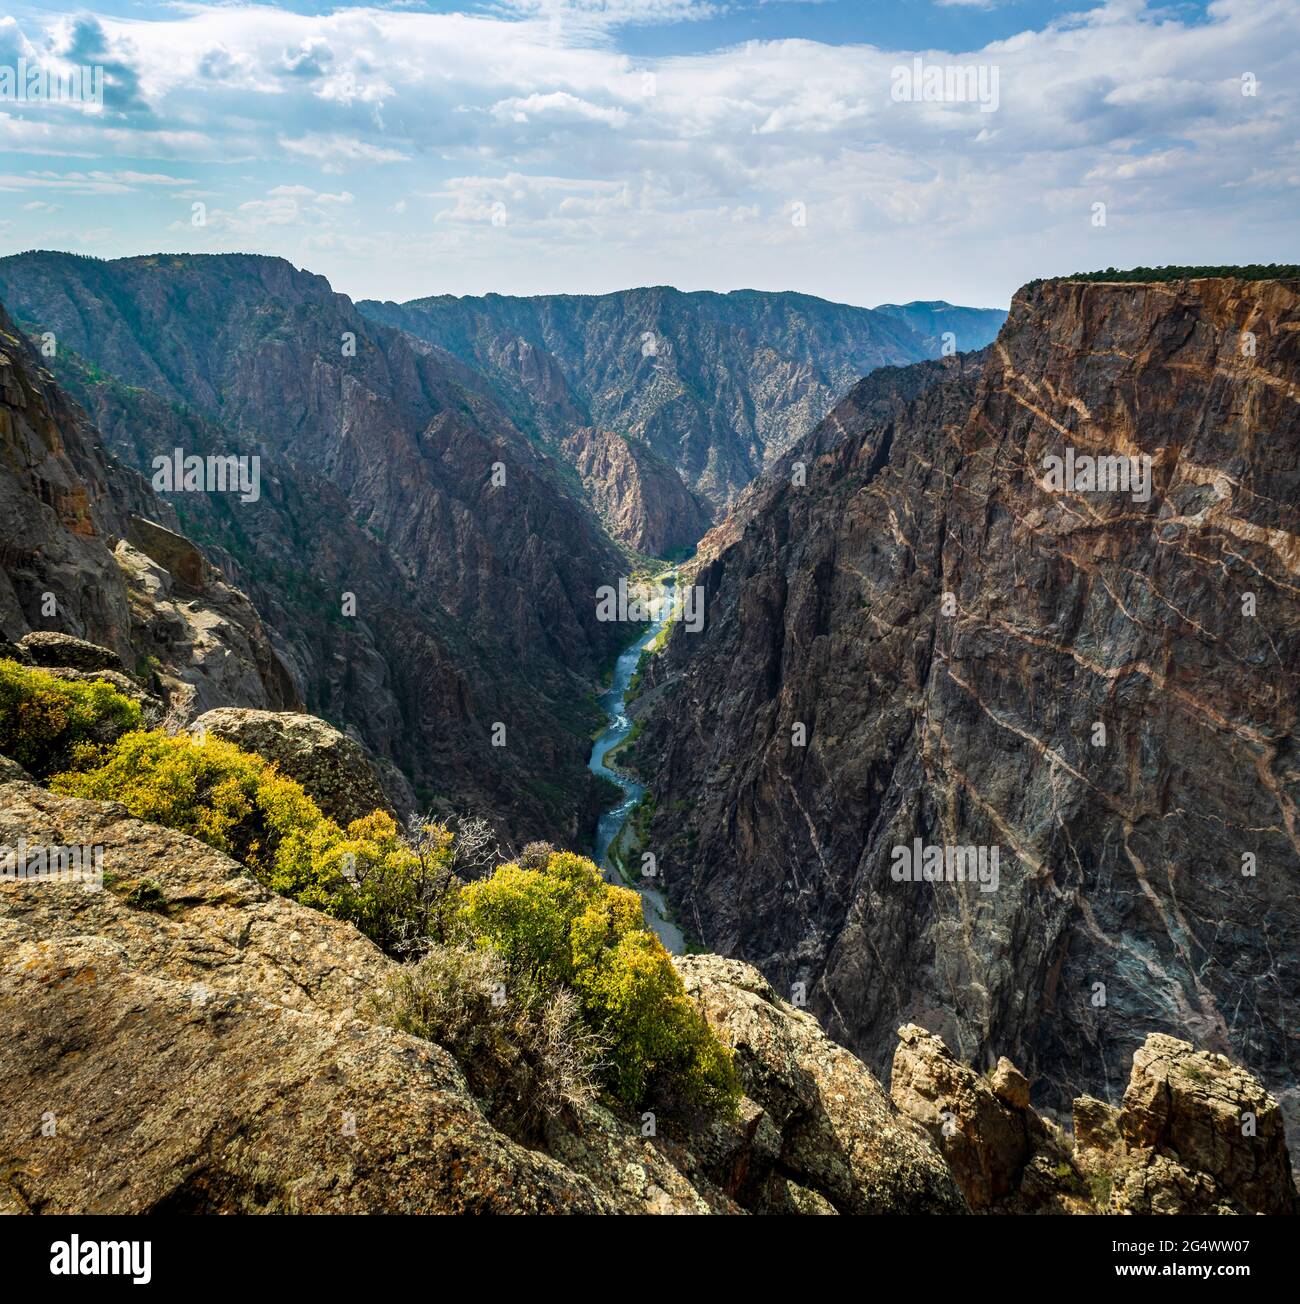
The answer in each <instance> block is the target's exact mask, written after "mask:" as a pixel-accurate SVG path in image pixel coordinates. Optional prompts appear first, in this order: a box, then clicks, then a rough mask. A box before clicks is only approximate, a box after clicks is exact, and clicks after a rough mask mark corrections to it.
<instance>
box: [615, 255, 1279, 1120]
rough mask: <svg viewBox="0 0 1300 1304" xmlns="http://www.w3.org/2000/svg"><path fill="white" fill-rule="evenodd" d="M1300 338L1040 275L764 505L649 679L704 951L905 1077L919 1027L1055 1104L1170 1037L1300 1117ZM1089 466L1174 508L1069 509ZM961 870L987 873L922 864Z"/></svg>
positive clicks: (655, 830) (718, 562) (1255, 305)
mask: <svg viewBox="0 0 1300 1304" xmlns="http://www.w3.org/2000/svg"><path fill="white" fill-rule="evenodd" d="M1298 327H1300V283H1296V282H1287V281H1267V280H1236V279H1233V278H1219V279H1207V280H1191V281H1184V282H1169V283H1160V284H1150V285H1143V284H1124V285H1112V284H1104V283H1081V282H1069V281H1061V282H1047V283H1044V284H1042V285H1039V286H1036V287H1032V288H1030V289H1027V290H1026V291H1024V292H1022V293H1019V294H1017V296H1016V297H1015V300H1014V303H1013V308H1012V313H1011V317H1010V318H1009V320H1008V322H1007V324H1006V326H1005V327H1004V328H1003V331H1002V333H1001V335H1000V336H999V338H998V340H997V342H996V343H995V344H994V345H993V346H991V348H990V349H989V350H988V351H987V353H986V355H985V357H984V358H983V359H982V360H980V361H979V362H978V364H977V365H975V366H973V367H968V366H959V367H954V370H953V373H952V374H951V375H949V376H947V377H944V376H941V375H938V374H937V372H934V369H933V368H932V369H931V370H932V373H933V374H932V375H931V376H930V377H929V379H931V380H934V381H936V383H929V384H926V385H923V386H921V387H920V388H919V392H917V393H915V394H914V395H913V396H912V397H911V398H909V399H907V400H906V401H904V402H902V403H898V404H890V403H887V404H885V406H884V410H883V411H882V410H881V407H880V405H879V404H877V403H867V404H863V403H862V402H861V401H859V400H857V399H855V398H854V396H853V395H850V397H849V399H847V400H846V401H845V403H844V404H842V405H841V406H840V407H838V408H837V409H836V410H835V412H833V413H832V414H831V415H830V416H829V417H828V418H827V420H826V421H825V422H824V423H823V425H822V427H821V429H820V430H819V431H818V432H817V433H816V434H815V435H814V436H813V437H812V439H811V440H810V441H809V444H808V446H807V455H806V456H805V455H804V450H800V453H798V454H792V455H790V456H789V457H788V458H787V459H786V460H784V461H783V462H782V464H781V465H780V466H778V467H777V468H775V469H774V471H773V473H772V474H771V475H770V476H768V477H766V478H765V479H764V481H762V482H761V483H760V485H758V486H756V488H755V490H754V493H753V495H752V498H751V499H750V500H749V501H748V510H747V512H746V514H745V515H744V517H743V519H742V520H740V521H739V522H738V523H736V524H735V525H734V526H731V527H720V528H722V529H729V530H730V536H729V537H728V538H726V539H724V540H722V541H721V543H720V544H719V545H718V546H717V548H716V549H715V550H714V551H713V553H712V556H711V559H710V560H708V561H706V563H705V564H704V565H702V566H701V568H700V569H699V571H698V574H697V575H696V577H695V582H696V583H698V584H700V585H701V586H702V587H703V589H704V595H705V599H706V615H705V622H704V629H703V630H702V632H700V633H699V634H695V635H691V634H689V633H688V632H683V631H681V630H679V631H678V632H677V633H676V634H675V636H674V637H673V638H672V639H670V640H669V641H668V643H667V646H666V650H665V652H664V654H663V655H662V656H661V657H658V658H655V659H654V660H653V661H652V662H651V663H650V666H649V668H648V669H647V672H646V674H645V676H644V678H645V679H647V681H648V682H650V683H651V684H653V685H654V686H655V690H656V691H657V692H658V693H659V696H658V697H657V699H656V705H655V709H654V711H653V712H651V713H650V714H649V715H648V717H647V718H646V723H645V726H644V730H643V732H642V734H641V736H640V738H639V740H638V744H637V756H638V759H639V761H640V763H641V766H642V769H643V772H644V773H645V776H646V781H647V784H648V786H649V787H650V789H651V790H652V791H653V792H654V794H655V797H656V801H657V812H658V813H657V815H656V817H655V819H654V821H653V822H652V824H651V827H650V832H649V838H648V843H647V845H648V846H650V847H652V848H653V849H654V851H655V852H656V854H657V858H658V863H659V866H660V872H661V874H662V876H663V882H664V884H665V887H666V889H667V893H668V896H669V897H670V899H671V901H672V902H673V904H674V905H675V906H676V908H677V910H678V913H679V916H680V917H681V918H682V919H683V921H684V922H685V923H686V925H687V926H688V927H689V928H690V929H691V931H692V932H693V933H694V934H695V935H696V936H697V937H698V938H699V939H700V940H701V942H702V944H703V945H705V946H707V947H708V948H710V949H712V950H716V951H720V952H723V953H726V954H737V955H743V956H744V957H746V958H747V959H749V960H750V961H752V962H754V963H756V964H757V965H758V967H759V968H760V969H761V970H762V971H763V972H764V973H765V974H766V975H767V976H768V977H769V978H770V979H771V980H772V982H773V984H774V985H775V986H777V987H778V988H779V989H782V990H785V989H788V988H789V987H790V986H791V985H792V984H794V983H796V982H803V983H804V984H806V988H807V992H808V1001H809V1007H810V1009H811V1010H812V1011H813V1012H814V1013H816V1014H817V1015H818V1016H819V1017H820V1018H821V1019H822V1020H823V1021H824V1022H825V1024H826V1026H827V1029H828V1031H830V1032H831V1033H832V1034H833V1035H834V1036H836V1037H837V1038H838V1039H840V1040H842V1041H843V1042H844V1043H845V1044H846V1045H848V1046H849V1047H851V1048H852V1049H854V1050H855V1051H857V1052H858V1053H860V1054H861V1055H862V1056H863V1058H864V1059H865V1060H866V1061H867V1063H868V1064H869V1065H870V1066H872V1067H874V1068H876V1069H877V1071H880V1072H883V1071H884V1069H885V1066H886V1065H887V1063H888V1061H889V1059H890V1058H891V1057H892V1055H893V1052H894V1041H895V1029H896V1028H897V1027H898V1026H899V1025H900V1024H903V1023H909V1022H914V1023H916V1024H918V1025H920V1026H922V1027H925V1028H928V1029H930V1030H931V1031H933V1032H935V1033H937V1034H939V1035H940V1036H942V1037H943V1038H944V1040H945V1041H946V1042H947V1043H948V1044H949V1045H950V1046H951V1047H952V1048H953V1050H954V1051H955V1052H956V1054H957V1057H958V1058H959V1059H961V1060H962V1061H964V1062H975V1063H992V1062H993V1061H994V1060H995V1059H996V1057H997V1056H998V1055H1000V1054H1006V1055H1007V1056H1008V1057H1010V1058H1011V1059H1012V1060H1013V1061H1014V1062H1015V1063H1017V1064H1018V1065H1019V1066H1020V1067H1021V1068H1022V1069H1023V1070H1024V1071H1025V1073H1026V1075H1027V1076H1028V1077H1029V1078H1030V1080H1031V1081H1032V1082H1033V1083H1034V1090H1035V1093H1036V1094H1035V1100H1036V1102H1037V1103H1038V1104H1040V1105H1042V1106H1048V1107H1054V1108H1056V1109H1058V1110H1062V1111H1064V1110H1067V1109H1068V1108H1069V1105H1070V1102H1071V1100H1073V1099H1074V1098H1075V1097H1076V1096H1080V1095H1083V1094H1085V1093H1087V1094H1091V1095H1093V1096H1096V1097H1099V1098H1113V1096H1114V1094H1115V1092H1116V1090H1117V1084H1119V1083H1122V1082H1123V1081H1125V1079H1126V1076H1127V1066H1128V1064H1129V1063H1130V1062H1131V1059H1132V1056H1133V1054H1134V1052H1135V1051H1136V1050H1137V1049H1138V1047H1140V1046H1141V1045H1142V1043H1143V1042H1144V1040H1145V1038H1146V1036H1147V1034H1148V1033H1149V1032H1151V1031H1153V1030H1155V1031H1163V1032H1167V1033H1169V1034H1171V1035H1176V1036H1178V1037H1180V1038H1182V1039H1184V1040H1186V1041H1188V1042H1190V1043H1191V1044H1192V1045H1194V1046H1196V1047H1198V1048H1200V1049H1203V1050H1206V1051H1212V1052H1215V1053H1218V1054H1223V1055H1226V1056H1228V1057H1229V1058H1231V1059H1232V1060H1234V1061H1236V1062H1238V1063H1241V1064H1243V1065H1245V1066H1246V1068H1247V1069H1248V1070H1249V1071H1250V1072H1251V1073H1253V1074H1254V1075H1255V1076H1256V1077H1258V1078H1259V1080H1260V1081H1262V1082H1264V1083H1265V1084H1267V1085H1268V1087H1269V1089H1270V1090H1272V1091H1273V1092H1274V1093H1275V1094H1276V1096H1277V1098H1278V1100H1279V1102H1280V1104H1281V1106H1282V1108H1283V1110H1284V1112H1286V1111H1288V1110H1289V1111H1291V1113H1292V1116H1293V1119H1294V1118H1295V1117H1296V1114H1295V1110H1296V1106H1297V1104H1300V1094H1298V1093H1300V1083H1298V1082H1297V1077H1296V1057H1295V1051H1294V1022H1295V1020H1294V1010H1295V1001H1296V994H1297V993H1298V992H1300V907H1298V905H1297V903H1298V902H1300V894H1298V893H1297V887H1298V886H1300V851H1298V846H1300V844H1298V842H1297V820H1296V810H1297V802H1298V801H1300V780H1298V779H1297V775H1296V771H1295V767H1294V766H1293V765H1292V764H1291V762H1290V760H1289V758H1290V757H1291V756H1292V755H1293V754H1294V753H1295V752H1296V751H1297V749H1300V720H1298V717H1297V704H1298V703H1300V601H1298V594H1300V590H1298V589H1297V582H1296V579H1297V574H1298V573H1300V508H1297V503H1300V404H1298V403H1297V394H1298V393H1300V329H1297V328H1298ZM936 365H937V364H936ZM903 374H904V373H899V375H900V376H901V375H903ZM871 379H872V380H873V381H875V380H878V379H879V378H878V377H874V376H873V377H872V378H871ZM1069 450H1072V455H1076V456H1079V457H1082V456H1088V457H1108V456H1110V457H1114V458H1116V459H1120V462H1119V463H1118V464H1115V463H1112V464H1110V465H1112V466H1115V465H1122V466H1124V467H1128V468H1129V469H1130V470H1136V471H1137V472H1138V474H1139V476H1141V475H1142V474H1143V472H1144V468H1146V467H1148V466H1149V468H1150V480H1149V490H1150V492H1149V494H1147V493H1146V492H1145V491H1144V490H1143V487H1142V484H1141V483H1138V482H1137V481H1133V482H1131V483H1130V491H1129V492H1122V491H1115V492H1097V491H1095V490H1089V489H1088V488H1087V481H1086V479H1080V480H1078V481H1077V482H1076V481H1072V482H1071V483H1072V485H1073V487H1072V488H1067V489H1065V490H1064V491H1057V489H1056V488H1055V487H1054V485H1053V483H1052V482H1050V481H1049V480H1048V478H1047V474H1048V471H1049V469H1050V468H1051V466H1052V464H1051V463H1050V462H1048V461H1047V460H1045V459H1049V458H1054V457H1055V458H1062V459H1064V457H1065V456H1066V454H1067V451H1069ZM1130 458H1131V459H1133V461H1131V462H1130V461H1128V459H1130ZM1144 459H1150V461H1149V463H1148V462H1146V461H1145V460H1144ZM795 461H804V462H805V470H806V475H805V476H804V477H803V480H802V483H800V482H799V481H798V480H796V478H795V477H793V476H792V475H790V474H789V472H790V469H791V465H792V463H793V462H795ZM1077 465H1078V466H1080V467H1082V465H1083V463H1077ZM1115 488H1116V489H1117V490H1122V489H1123V485H1122V484H1121V483H1119V482H1118V481H1117V482H1116V485H1115ZM918 840H919V845H920V852H921V856H920V861H919V863H917V864H915V866H913V864H912V862H913V861H914V860H915V859H916V851H917V847H918ZM958 847H969V848H972V849H974V850H975V852H976V853H978V852H979V849H981V848H983V849H984V853H985V856H986V864H985V877H984V881H983V882H982V883H981V882H978V881H973V879H972V878H969V877H968V878H967V879H966V881H961V880H960V879H958V877H957V875H956V873H955V867H953V868H952V872H950V870H949V867H948V865H947V863H946V861H945V862H944V863H942V864H941V866H940V868H941V870H942V872H941V873H940V874H938V875H937V876H934V875H931V876H927V873H926V872H924V863H925V856H926V855H927V854H928V853H929V852H930V851H933V850H934V849H937V852H938V854H939V856H940V857H941V858H943V857H944V856H945V852H946V849H948V848H953V849H955V848H958ZM994 850H996V851H997V854H998V856H999V864H998V872H997V875H996V881H995V879H994V875H993V873H992V863H991V860H990V859H989V858H990V857H991V856H992V854H993V852H994ZM913 868H914V869H915V871H916V872H912V869H913ZM931 868H933V864H931ZM963 877H965V876H963Z"/></svg>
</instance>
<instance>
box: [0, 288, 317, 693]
mask: <svg viewBox="0 0 1300 1304" xmlns="http://www.w3.org/2000/svg"><path fill="white" fill-rule="evenodd" d="M146 518H157V519H158V520H162V521H167V522H169V523H171V524H174V523H175V514H174V513H173V512H172V510H171V508H170V507H168V505H167V504H166V503H164V502H162V501H161V500H160V499H159V498H158V497H157V496H156V495H155V494H154V493H153V492H152V490H151V489H150V488H149V486H148V485H147V484H146V483H145V481H144V480H143V479H142V478H141V477H140V476H139V475H138V474H136V473H135V472H134V471H131V470H129V469H127V468H126V467H124V466H121V465H119V464H118V463H117V462H115V461H114V460H113V459H112V458H111V457H110V456H109V455H108V454H107V453H106V452H105V451H104V449H103V448H102V446H101V444H100V440H99V435H98V432H97V431H95V429H94V428H93V427H92V426H91V425H90V423H89V422H88V421H87V420H86V417H85V414H84V413H82V412H81V411H80V410H79V409H77V408H76V407H75V406H73V405H72V404H71V403H70V402H69V401H68V399H67V397H66V396H65V395H64V394H63V393H62V391H61V390H60V389H59V387H58V386H57V385H55V384H54V382H53V380H52V379H51V377H50V375H49V374H48V372H46V371H45V370H44V368H43V367H42V366H41V363H40V360H39V359H38V358H37V357H36V355H35V354H34V353H33V352H32V350H31V348H30V346H29V345H28V344H27V343H26V341H25V340H24V339H23V338H22V337H21V336H20V335H19V334H18V332H17V330H16V328H15V327H14V325H13V323H12V322H11V321H10V319H9V318H8V316H7V315H5V312H4V310H3V308H0V627H2V628H3V630H4V632H5V634H6V635H7V636H8V637H9V638H12V639H15V640H17V644H18V651H19V652H20V654H21V655H22V657H23V659H24V660H27V661H30V662H32V663H33V664H37V665H41V666H44V667H50V668H58V669H59V670H60V673H63V674H65V675H68V676H70V677H71V676H74V675H84V674H93V675H96V676H97V677H98V676H99V675H101V674H102V675H108V676H109V677H112V676H114V675H120V674H121V673H122V672H123V671H124V670H125V671H127V672H128V673H130V674H132V675H135V676H136V677H137V678H145V679H148V678H151V677H152V675H153V674H158V675H159V676H160V677H161V679H162V680H163V683H162V684H161V685H160V687H162V688H163V689H164V691H166V692H167V693H168V695H169V697H170V696H175V698H176V701H175V702H174V703H173V702H169V705H175V706H177V707H178V708H183V707H184V706H185V705H186V704H189V703H192V702H195V701H197V702H198V703H199V704H200V705H203V706H216V705H219V704H223V703H227V702H230V701H232V700H234V701H240V702H243V703H247V704H250V705H257V706H289V705H294V704H295V703H296V701H297V698H296V695H295V694H294V691H293V688H292V685H291V684H290V683H289V682H288V680H287V676H286V675H285V672H284V668H283V666H281V665H280V663H279V661H278V660H277V659H276V657H275V656H274V654H273V653H272V651H271V648H270V644H269V641H268V638H267V634H266V631H265V629H264V628H263V627H262V624H261V621H260V620H259V619H258V616H257V613H256V612H255V611H254V610H253V608H252V606H251V605H250V604H249V602H248V600H247V599H246V598H245V597H244V596H243V595H242V594H240V593H238V592H237V591H236V590H234V589H233V588H231V587H230V586H228V585H226V584H224V583H222V582H221V581H220V578H219V575H218V574H217V572H215V571H212V575H213V580H212V582H211V583H209V584H206V585H204V587H203V590H202V592H196V591H188V592H187V594H186V602H185V605H184V607H183V608H180V607H178V606H176V605H175V604H169V603H168V602H167V601H165V599H166V598H167V596H168V590H169V586H170V585H171V582H172V580H171V577H170V576H169V574H168V573H167V571H166V570H165V568H163V567H160V566H153V570H152V572H151V574H150V575H149V576H146V575H145V574H144V570H145V567H144V563H145V562H147V560H148V559H147V558H143V557H142V555H141V554H139V553H137V552H135V550H134V549H131V547H130V545H129V544H127V543H126V542H125V536H126V535H128V534H129V533H132V532H133V531H135V532H138V531H140V530H144V531H149V532H151V534H152V537H154V538H155V539H158V538H162V537H164V536H167V537H170V538H171V539H172V540H173V541H175V545H176V549H177V550H178V551H177V555H178V556H179V550H180V549H181V548H182V546H183V548H184V549H187V550H188V552H189V554H190V555H191V556H193V555H195V554H197V549H196V548H195V547H194V545H193V544H192V543H190V542H189V541H188V540H184V539H181V538H180V536H178V535H176V534H175V533H174V531H172V530H170V529H169V528H167V527H166V526H163V525H160V524H156V523H154V521H152V520H150V519H146ZM137 562H138V563H139V564H136V563H137ZM151 565H152V564H151ZM217 665H220V666H221V667H222V669H221V671H220V673H219V674H214V673H213V668H214V667H215V666H217ZM114 682H118V681H117V680H116V679H115V680H114ZM139 692H140V689H139V688H138V687H137V688H135V689H134V690H133V695H135V694H137V693H139Z"/></svg>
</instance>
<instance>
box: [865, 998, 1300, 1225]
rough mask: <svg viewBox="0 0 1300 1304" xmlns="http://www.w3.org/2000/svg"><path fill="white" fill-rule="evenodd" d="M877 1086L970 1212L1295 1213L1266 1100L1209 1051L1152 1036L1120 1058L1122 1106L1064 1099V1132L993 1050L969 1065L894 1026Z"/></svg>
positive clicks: (930, 1039) (915, 1031) (1280, 1140)
mask: <svg viewBox="0 0 1300 1304" xmlns="http://www.w3.org/2000/svg"><path fill="white" fill-rule="evenodd" d="M898 1035H899V1044H898V1048H897V1050H896V1051H895V1052H894V1065H893V1073H892V1079H891V1083H890V1095H891V1097H892V1099H893V1102H894V1104H895V1105H896V1106H897V1107H898V1109H899V1111H900V1112H901V1113H902V1114H904V1115H906V1116H907V1117H909V1118H913V1119H915V1120H916V1121H917V1122H918V1123H920V1124H922V1125H923V1126H924V1127H925V1129H926V1131H927V1132H929V1134H930V1136H931V1137H932V1138H933V1139H934V1142H935V1144H936V1145H937V1146H938V1148H939V1150H940V1152H941V1153H942V1154H943V1157H944V1159H945V1160H947V1162H948V1164H949V1165H950V1166H951V1168H952V1172H953V1176H954V1178H955V1179H956V1181H957V1184H958V1186H959V1187H960V1188H961V1191H962V1194H963V1195H964V1196H965V1197H966V1199H967V1200H968V1201H969V1202H970V1205H971V1208H972V1209H975V1210H977V1211H987V1212H993V1213H1028V1212H1034V1213H1045V1212H1054V1213H1157V1214H1184V1213H1223V1214H1234V1213H1266V1214H1283V1213H1292V1212H1294V1211H1295V1205H1296V1189H1295V1179H1294V1177H1293V1175H1292V1172H1291V1164H1290V1158H1289V1155H1288V1153H1287V1146H1286V1141H1285V1138H1284V1135H1283V1128H1282V1118H1281V1112H1280V1110H1279V1109H1278V1106H1277V1102H1276V1101H1275V1100H1273V1098H1272V1097H1271V1096H1269V1095H1268V1093H1267V1092H1266V1091H1265V1090H1264V1088H1263V1087H1262V1086H1261V1085H1260V1084H1259V1082H1258V1081H1256V1080H1255V1079H1254V1078H1253V1077H1251V1075H1250V1074H1249V1073H1247V1072H1246V1071H1245V1070H1244V1069H1242V1068H1241V1067H1240V1066H1238V1065H1235V1064H1232V1063H1231V1062H1230V1061H1229V1060H1227V1059H1225V1058H1224V1057H1223V1056H1221V1055H1208V1054H1204V1053H1201V1052H1197V1051H1195V1050H1194V1049H1193V1048H1192V1047H1191V1046H1189V1045H1188V1044H1187V1043H1186V1042H1182V1041H1178V1040H1177V1039H1175V1038H1173V1037H1168V1036H1165V1035H1164V1034H1163V1033H1152V1034H1151V1036H1149V1037H1148V1038H1147V1040H1146V1042H1145V1043H1144V1044H1143V1045H1142V1046H1141V1047H1140V1048H1139V1049H1138V1051H1137V1053H1136V1054H1135V1055H1134V1057H1133V1070H1132V1074H1131V1076H1130V1078H1129V1084H1128V1089H1127V1090H1126V1091H1125V1093H1124V1100H1123V1104H1122V1105H1121V1106H1119V1107H1116V1106H1112V1105H1108V1104H1106V1103H1105V1102H1104V1101H1100V1100H1096V1099H1095V1098H1093V1097H1091V1096H1081V1097H1080V1098H1079V1099H1078V1100H1076V1101H1075V1102H1074V1136H1073V1138H1072V1139H1071V1138H1070V1137H1069V1136H1068V1134H1067V1133H1066V1132H1064V1131H1063V1130H1062V1129H1061V1128H1060V1127H1058V1126H1057V1125H1056V1124H1055V1123H1054V1122H1052V1121H1051V1120H1050V1119H1046V1118H1042V1117H1040V1116H1039V1115H1038V1114H1037V1113H1036V1112H1035V1111H1034V1110H1033V1109H1032V1108H1031V1107H1030V1104H1029V1097H1030V1088H1029V1083H1028V1081H1027V1080H1026V1079H1025V1077H1024V1076H1023V1074H1021V1073H1020V1071H1019V1070H1018V1069H1017V1068H1016V1067H1015V1066H1014V1065H1013V1064H1012V1063H1011V1062H1010V1060H1008V1059H1006V1058H1005V1057H1003V1058H1001V1059H999V1060H998V1062H997V1064H996V1066H995V1067H994V1068H993V1069H992V1070H991V1071H989V1072H987V1073H984V1074H980V1073H977V1072H976V1071H975V1070H974V1069H972V1068H970V1067H969V1066H967V1065H965V1064H962V1063H960V1062H959V1061H958V1060H957V1058H956V1057H955V1056H954V1055H953V1054H952V1052H951V1051H950V1050H949V1049H948V1048H947V1046H945V1045H944V1043H943V1042H942V1040H940V1038H938V1037H936V1036H934V1035H933V1034H931V1033H928V1032H926V1031H925V1029H923V1028H918V1027H916V1026H915V1025H912V1024H909V1025H907V1026H905V1027H903V1028H900V1029H899V1030H898Z"/></svg>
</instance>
